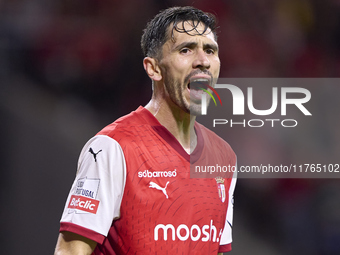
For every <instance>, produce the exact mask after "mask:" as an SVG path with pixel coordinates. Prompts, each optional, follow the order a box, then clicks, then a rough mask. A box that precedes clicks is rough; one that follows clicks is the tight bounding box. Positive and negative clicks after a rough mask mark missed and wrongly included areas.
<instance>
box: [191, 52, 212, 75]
mask: <svg viewBox="0 0 340 255" xmlns="http://www.w3.org/2000/svg"><path fill="white" fill-rule="evenodd" d="M192 64H193V68H195V69H196V68H199V69H202V70H204V69H209V68H210V60H209V58H208V56H207V54H206V52H205V51H204V50H198V51H197V53H196V56H195V59H194V62H193V63H192Z"/></svg>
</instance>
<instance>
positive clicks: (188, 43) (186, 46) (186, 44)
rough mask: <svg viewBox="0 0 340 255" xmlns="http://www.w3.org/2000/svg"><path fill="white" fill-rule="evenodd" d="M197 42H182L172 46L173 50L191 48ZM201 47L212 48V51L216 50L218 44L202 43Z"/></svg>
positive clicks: (195, 45)
mask: <svg viewBox="0 0 340 255" xmlns="http://www.w3.org/2000/svg"><path fill="white" fill-rule="evenodd" d="M197 45H198V43H197V42H183V43H181V44H179V45H177V46H176V47H175V48H174V51H177V50H180V49H182V48H189V49H193V48H195V47H197ZM203 49H204V50H206V49H213V50H214V51H218V46H217V45H216V44H212V43H204V44H203Z"/></svg>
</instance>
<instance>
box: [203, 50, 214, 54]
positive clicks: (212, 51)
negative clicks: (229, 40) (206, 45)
mask: <svg viewBox="0 0 340 255" xmlns="http://www.w3.org/2000/svg"><path fill="white" fill-rule="evenodd" d="M205 52H206V53H208V54H214V53H215V51H214V50H213V49H207V50H206V51H205Z"/></svg>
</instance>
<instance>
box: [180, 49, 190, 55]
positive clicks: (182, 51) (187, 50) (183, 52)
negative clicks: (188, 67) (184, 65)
mask: <svg viewBox="0 0 340 255" xmlns="http://www.w3.org/2000/svg"><path fill="white" fill-rule="evenodd" d="M189 51H190V50H189V49H188V48H183V49H181V50H180V51H179V52H180V53H182V54H187V53H189Z"/></svg>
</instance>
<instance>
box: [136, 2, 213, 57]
mask: <svg viewBox="0 0 340 255" xmlns="http://www.w3.org/2000/svg"><path fill="white" fill-rule="evenodd" d="M185 21H193V26H194V27H193V28H192V29H190V30H186V29H184V24H183V23H184V22H185ZM180 22H182V24H183V28H182V27H181V28H179V27H178V23H180ZM201 23H202V24H203V25H204V31H203V32H202V33H200V32H198V30H197V27H198V25H199V24H201ZM216 23H217V22H216V18H215V16H214V15H213V14H211V13H208V12H203V11H201V10H199V9H196V8H194V7H191V6H185V7H171V8H168V9H165V10H163V11H161V12H159V13H158V14H157V15H156V16H155V17H154V18H153V19H152V20H151V21H149V22H148V24H147V25H146V28H145V29H144V33H143V35H142V40H141V46H142V51H143V54H144V57H153V58H157V57H160V56H161V54H160V51H161V47H162V46H163V45H164V43H165V42H166V41H167V40H168V39H169V33H168V28H169V26H170V25H171V24H172V28H171V38H173V32H174V30H176V31H177V32H180V33H187V34H189V35H202V34H204V33H205V32H206V31H207V29H208V28H210V30H211V31H212V32H213V34H214V37H215V40H216V41H217V35H216V31H215V30H216Z"/></svg>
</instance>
